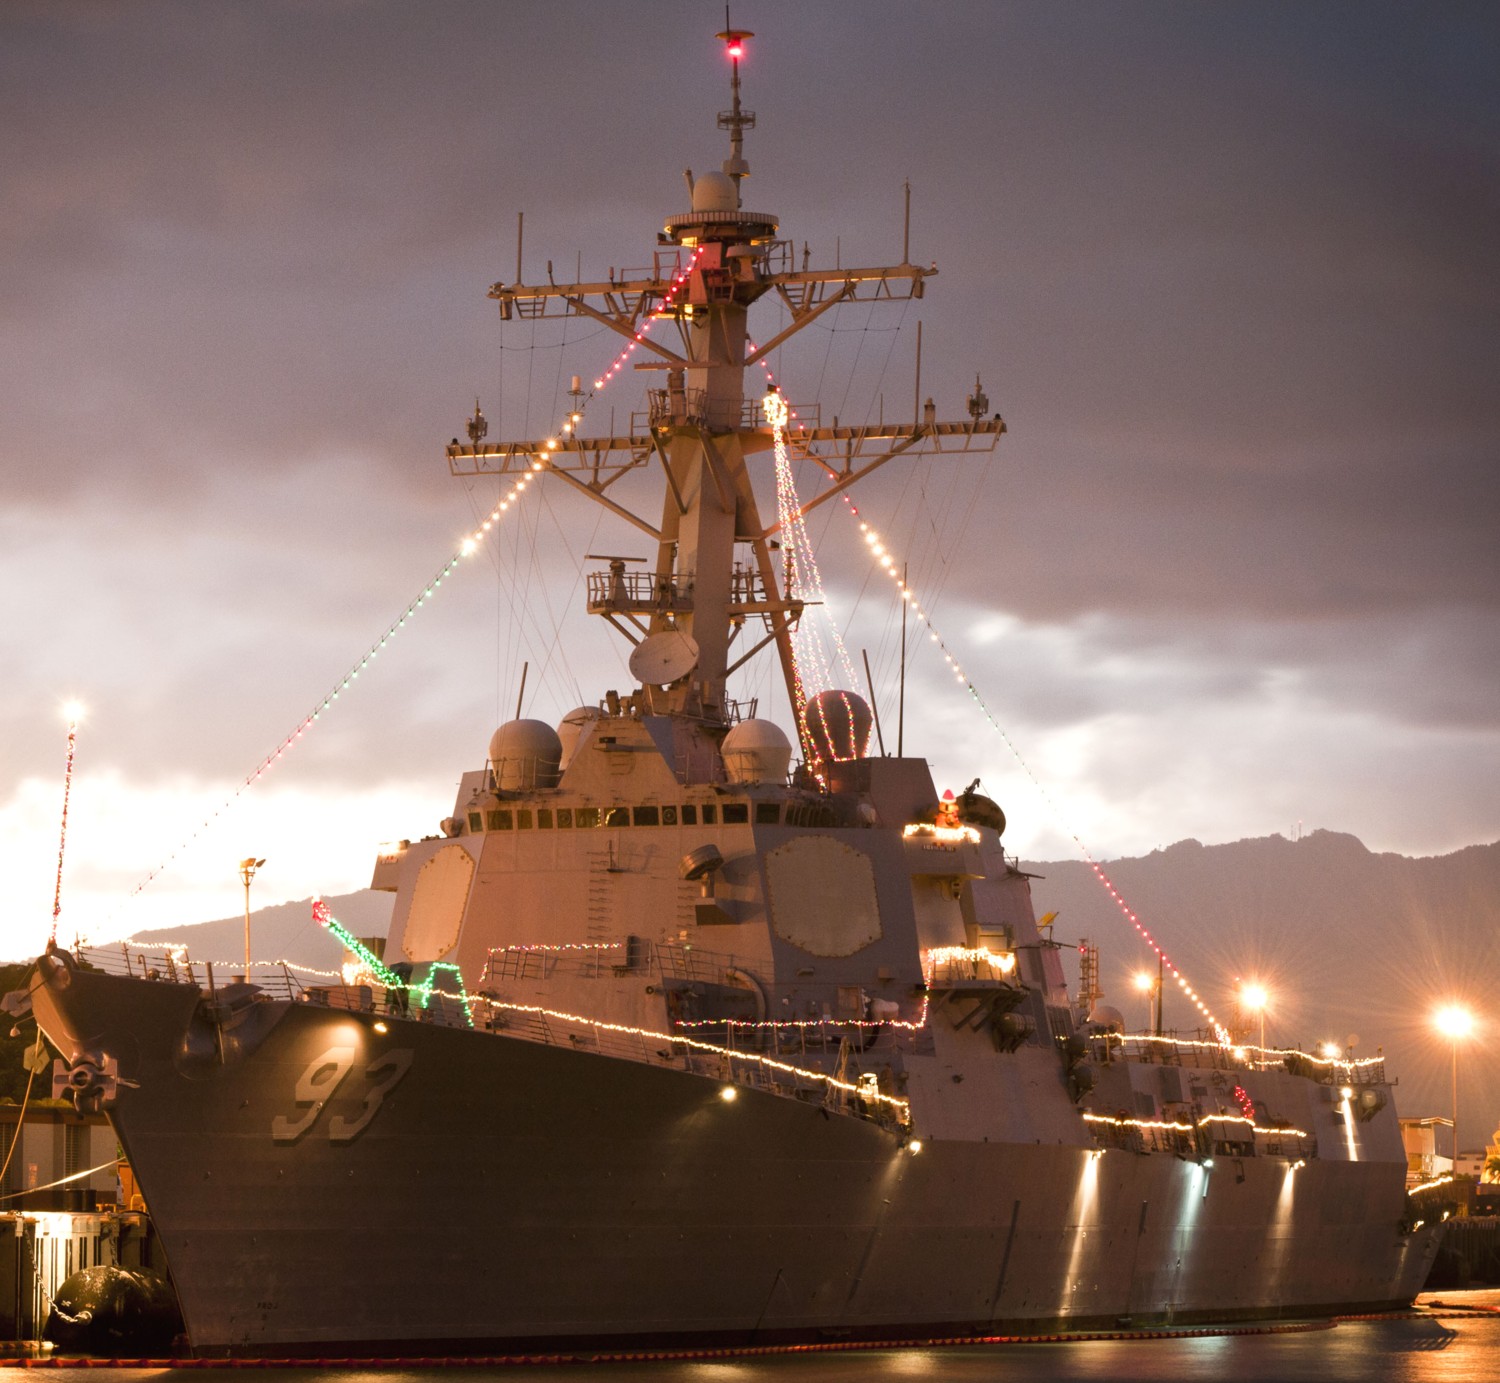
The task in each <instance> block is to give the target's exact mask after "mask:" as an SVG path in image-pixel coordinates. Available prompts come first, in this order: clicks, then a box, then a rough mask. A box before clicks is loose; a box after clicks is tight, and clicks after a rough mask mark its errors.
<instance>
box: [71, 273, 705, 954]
mask: <svg viewBox="0 0 1500 1383" xmlns="http://www.w3.org/2000/svg"><path fill="white" fill-rule="evenodd" d="M702 252H703V251H702V248H701V247H700V248H698V249H695V250H694V251H693V254H692V256H691V257H690V258H689V260H688V263H687V265H686V267H684V268H682V269H680V270H679V271H678V272H677V273H676V274H675V275H674V276H673V278H672V282H671V286H670V287H669V288H668V290H667V292H666V293H665V294H664V295H663V298H662V302H661V305H660V306H659V307H658V308H656V309H653V310H652V311H651V312H650V313H649V314H648V316H647V319H646V321H644V322H643V323H642V324H641V326H640V328H639V329H638V330H637V331H636V332H635V335H634V337H633V339H632V340H631V341H630V343H629V344H628V345H627V346H626V347H625V349H624V350H622V351H621V352H620V354H619V355H618V356H616V357H615V359H614V361H613V362H612V363H611V365H610V367H609V368H608V369H607V370H606V371H605V372H604V373H603V375H601V376H600V378H598V379H596V380H595V381H594V388H595V389H602V388H603V387H604V386H605V385H606V384H608V383H609V382H610V381H611V380H613V379H614V377H615V375H616V374H618V373H619V371H620V369H621V368H622V367H623V365H624V363H625V361H626V360H627V359H628V358H629V357H630V355H631V354H632V352H634V350H635V349H636V347H637V346H639V345H640V343H641V342H642V341H643V340H644V339H645V337H646V335H647V333H648V332H649V330H650V328H651V324H652V323H653V322H655V321H658V320H660V319H661V318H663V317H669V316H671V315H672V312H671V309H672V307H673V305H674V303H675V300H676V298H677V295H678V294H679V292H680V291H681V289H682V285H683V284H684V283H686V282H687V280H688V277H689V275H690V274H691V272H692V269H693V266H694V265H695V264H696V263H697V261H698V257H699V255H701V254H702ZM581 416H582V415H581V414H579V413H571V414H569V416H568V417H567V418H566V419H565V420H564V421H563V422H562V423H561V424H560V425H559V428H558V431H559V432H562V433H571V432H573V431H574V429H575V427H576V426H577V424H578V422H579V421H580V418H581ZM558 446H559V443H558V440H557V438H556V437H555V436H552V437H548V438H547V440H546V442H545V443H544V444H543V450H542V454H541V456H539V457H538V458H537V459H535V460H533V461H532V463H531V470H530V472H527V473H523V474H522V475H521V476H520V478H519V479H517V480H516V481H515V482H513V483H512V485H511V487H510V489H509V490H508V491H507V492H506V494H505V495H504V497H503V498H502V499H501V500H500V501H499V503H497V504H496V505H495V507H494V508H493V509H491V510H490V512H489V513H488V514H487V515H486V516H485V518H484V519H483V520H482V521H481V522H480V523H479V525H478V526H477V527H476V528H474V529H473V530H472V531H471V532H469V533H468V534H466V535H465V536H464V538H463V539H462V541H461V542H460V543H459V546H458V549H457V550H456V551H455V552H454V553H453V555H452V556H451V557H449V559H448V560H447V561H446V562H445V563H444V564H443V566H442V567H441V568H440V569H439V570H438V572H437V574H436V575H435V576H434V577H433V578H432V580H431V581H429V582H428V583H427V585H426V586H425V587H424V588H423V589H422V592H421V593H420V594H419V595H418V596H417V597H416V598H415V599H414V600H412V601H411V602H410V603H409V604H408V605H407V607H406V608H405V609H404V610H403V611H402V612H401V614H400V615H399V616H397V618H396V619H395V620H394V621H393V622H392V623H391V624H390V625H389V626H388V627H387V628H386V630H385V632H384V633H383V634H382V635H381V636H380V638H378V639H377V640H376V641H375V642H374V643H373V644H371V645H370V647H369V648H368V649H367V650H366V651H365V653H364V655H363V656H362V657H361V658H360V659H359V660H358V661H357V662H355V663H354V665H353V666H352V667H351V668H350V669H349V670H348V672H346V673H345V674H344V676H343V677H342V678H341V679H340V680H339V681H338V682H336V683H335V684H334V685H333V687H332V689H331V690H330V691H329V692H328V694H327V695H326V696H324V698H323V699H322V700H321V701H320V702H319V703H318V704H317V705H316V706H315V707H314V708H313V709H312V711H310V712H309V713H308V714H307V715H306V716H304V717H303V719H302V721H301V722H300V723H299V724H298V725H297V726H296V728H295V729H293V730H292V732H291V733H290V734H288V735H287V736H286V737H285V738H284V739H283V740H282V741H281V743H280V744H278V745H277V746H276V748H275V749H273V750H272V751H271V752H270V753H269V754H267V755H266V757H265V758H264V759H262V760H261V761H260V763H259V764H257V765H256V766H255V768H254V769H252V770H251V771H250V773H248V774H247V775H246V776H245V778H244V780H243V781H242V782H241V783H240V784H239V785H238V786H237V787H236V788H235V790H234V791H233V792H232V793H231V794H230V795H229V797H228V798H226V799H225V800H224V801H223V802H222V803H221V804H220V805H219V806H218V807H217V808H216V809H215V810H214V811H213V812H211V813H210V814H209V815H208V816H206V817H205V818H204V819H203V820H202V821H201V822H199V823H198V825H197V826H196V827H195V828H194V829H193V830H192V831H191V832H190V833H189V834H188V835H187V836H186V837H185V838H184V839H183V840H182V842H181V843H180V844H179V845H178V846H177V848H176V849H174V850H173V851H172V852H171V853H170V854H169V855H167V856H166V858H165V859H163V860H162V861H161V863H160V864H158V865H157V866H156V867H155V868H154V869H152V870H151V871H150V872H149V873H148V874H147V875H146V876H145V877H144V878H143V879H142V880H141V881H140V882H139V883H138V884H136V886H135V887H134V888H133V889H131V891H130V893H129V894H128V895H126V901H129V900H130V899H132V898H135V897H136V896H137V895H139V894H140V893H141V892H142V891H143V890H144V889H146V888H147V887H148V886H149V885H150V884H151V883H152V882H154V881H155V880H156V879H157V878H158V877H159V876H160V875H161V874H162V873H163V872H164V871H165V870H166V869H168V868H169V867H170V866H171V865H172V864H173V862H174V861H176V859H177V858H178V856H179V855H181V854H182V853H183V851H185V850H186V849H187V848H188V847H189V846H191V845H192V844H193V843H194V842H195V841H196V840H197V839H198V837H199V836H201V835H202V834H203V833H204V832H205V831H206V830H208V828H209V827H210V826H212V825H213V823H214V822H215V821H216V820H218V818H219V817H221V816H222V815H223V814H224V813H225V812H226V811H228V810H229V809H230V808H231V807H232V806H233V805H234V804H235V802H237V801H238V800H239V798H240V797H241V795H242V794H243V793H244V792H245V791H246V790H247V789H248V788H250V787H251V786H253V785H254V784H255V783H256V782H257V781H259V779H260V778H261V777H263V776H264V775H265V774H266V773H267V772H269V771H270V770H271V768H273V767H274V766H275V765H276V764H277V763H279V762H280V760H281V759H282V758H283V757H284V756H285V755H286V754H287V752H288V751H290V750H291V749H292V747H293V746H294V745H295V744H296V743H297V742H298V741H299V740H300V739H302V737H303V736H304V735H305V734H306V733H307V732H308V730H310V729H311V728H312V727H313V725H314V724H315V723H316V722H317V721H318V720H319V719H320V718H321V717H322V715H323V713H324V712H325V711H327V710H328V709H329V708H330V707H332V705H333V704H334V702H336V701H337V700H338V699H339V697H340V696H342V695H343V693H344V692H346V691H347V690H348V689H349V688H350V686H351V685H352V684H353V683H354V682H355V680H356V679H357V678H358V677H359V674H360V673H361V672H363V671H364V670H365V668H366V667H368V666H369V664H370V662H371V661H372V660H373V659H374V658H375V657H376V655H377V654H379V653H380V651H381V650H382V649H383V648H384V647H385V646H386V645H387V644H388V643H389V642H390V641H391V640H392V639H393V638H394V637H395V636H396V635H397V634H398V633H399V632H400V631H401V630H402V629H403V628H405V626H406V623H407V621H408V620H410V619H411V618H412V617H413V616H414V615H415V614H416V613H417V611H418V610H420V609H421V608H422V607H423V606H424V605H425V604H426V603H427V602H428V601H429V600H430V599H431V598H432V597H433V596H434V595H435V594H436V593H437V590H438V588H439V587H440V586H441V585H442V584H443V582H444V581H446V580H447V578H448V577H449V576H450V575H451V574H452V572H453V570H454V568H456V567H457V566H458V564H459V563H460V562H461V561H463V559H464V558H465V557H470V556H472V555H473V554H474V553H475V552H477V551H478V550H479V546H480V544H481V543H482V542H483V540H484V538H485V536H486V535H487V534H488V533H489V532H490V530H491V529H492V528H493V527H494V526H495V525H496V524H497V523H498V522H499V521H500V518H501V516H502V515H503V514H504V513H505V512H506V511H507V510H508V509H509V508H510V507H511V505H512V504H514V503H516V502H517V501H518V500H519V499H520V497H521V494H522V492H523V491H524V490H525V489H526V486H527V483H528V481H529V480H530V479H531V478H532V476H533V475H534V474H535V473H536V472H538V471H541V470H543V469H544V468H545V466H546V459H545V458H548V457H550V455H551V453H552V452H554V451H556V450H557V448H558ZM71 744H72V736H71V732H70V737H69V745H70V755H69V764H70V766H71V762H72V759H71ZM65 812H66V799H65ZM64 820H65V821H66V815H65V817H64ZM53 928H54V939H55V932H56V904H54V916H53Z"/></svg>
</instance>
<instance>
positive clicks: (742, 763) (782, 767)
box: [720, 720, 792, 783]
mask: <svg viewBox="0 0 1500 1383" xmlns="http://www.w3.org/2000/svg"><path fill="white" fill-rule="evenodd" d="M720 753H721V754H722V755H723V756H724V772H725V773H726V774H728V776H729V781H730V782H731V783H771V782H774V783H779V782H782V781H784V780H785V778H786V773H787V769H789V768H790V767H791V765H792V742H791V741H790V740H789V739H787V737H786V736H785V735H784V734H783V733H782V731H781V729H780V727H779V726H776V725H773V724H772V723H771V722H770V721H769V720H742V721H740V723H739V724H738V725H736V726H735V727H734V729H732V730H731V731H730V732H729V733H728V734H727V735H725V736H724V744H723V747H722V748H721V749H720Z"/></svg>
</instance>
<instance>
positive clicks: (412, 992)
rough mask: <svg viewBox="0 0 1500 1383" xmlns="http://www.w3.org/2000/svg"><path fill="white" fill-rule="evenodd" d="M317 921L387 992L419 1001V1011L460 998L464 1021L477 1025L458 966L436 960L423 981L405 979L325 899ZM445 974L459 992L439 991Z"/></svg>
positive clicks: (317, 906)
mask: <svg viewBox="0 0 1500 1383" xmlns="http://www.w3.org/2000/svg"><path fill="white" fill-rule="evenodd" d="M312 915H313V921H314V922H316V923H317V924H318V925H319V926H320V927H325V928H327V930H328V931H330V932H332V933H333V935H334V936H335V937H337V938H338V940H339V941H340V942H342V943H343V946H344V949H345V950H346V951H349V952H351V953H352V954H353V955H354V957H355V958H356V960H357V962H358V963H359V964H360V965H362V966H364V968H365V969H366V970H368V971H369V972H370V974H371V975H372V976H373V977H374V978H375V980H376V982H377V983H379V984H381V985H384V986H385V988H386V989H395V990H400V991H401V992H402V993H403V994H405V995H407V996H408V1001H409V1000H410V999H413V998H414V999H416V1001H417V1007H418V1008H419V1009H424V1010H425V1009H426V1008H427V1006H428V1005H429V1004H430V1003H431V1002H432V996H433V995H434V994H439V995H442V996H443V997H444V998H452V999H456V1000H457V1001H458V1002H459V1004H461V1005H462V1007H463V1013H464V1022H465V1023H467V1024H468V1026H469V1027H471V1028H472V1027H473V1026H474V1012H473V1010H472V1009H471V1008H470V1006H469V1002H470V1001H469V993H468V991H467V990H466V989H465V988H464V977H463V974H462V973H461V972H460V970H459V968H458V966H456V965H452V964H450V963H449V962H447V961H433V962H432V963H431V964H430V965H429V966H428V967H427V974H426V975H425V976H424V977H423V978H422V979H420V980H408V979H403V978H402V977H401V976H400V975H398V974H397V973H396V972H395V971H394V970H392V969H390V968H389V967H388V966H387V965H386V964H385V962H384V961H382V960H381V959H380V957H379V956H377V955H376V954H375V953H374V952H373V951H372V950H370V948H369V947H368V946H366V945H365V944H364V942H362V941H361V940H360V939H359V938H358V937H357V936H355V935H354V934H353V933H352V932H351V931H350V930H349V929H348V928H347V927H345V926H344V925H343V924H342V923H341V922H339V921H338V919H337V918H335V917H334V915H333V913H332V911H331V910H330V909H329V907H328V904H327V903H325V902H324V901H323V900H322V899H321V898H314V899H313V905H312ZM440 971H441V972H442V973H444V974H451V975H452V976H453V977H454V978H455V979H456V980H457V981H458V993H457V994H449V993H448V991H447V990H443V989H438V988H437V985H436V983H435V979H434V977H435V976H436V975H437V974H438V973H439V972H440Z"/></svg>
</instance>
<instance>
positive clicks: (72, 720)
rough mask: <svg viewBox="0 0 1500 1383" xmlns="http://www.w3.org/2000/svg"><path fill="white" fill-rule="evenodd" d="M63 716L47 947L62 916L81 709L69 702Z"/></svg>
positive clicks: (55, 938) (55, 942)
mask: <svg viewBox="0 0 1500 1383" xmlns="http://www.w3.org/2000/svg"><path fill="white" fill-rule="evenodd" d="M63 714H64V715H65V716H66V717H67V720H68V760H67V765H66V767H65V768H64V769H63V803H62V828H61V830H60V831H59V833H58V837H57V886H56V888H54V889H53V890H52V933H51V937H50V940H49V945H53V946H55V945H56V944H57V922H58V918H59V917H61V916H62V878H63V851H64V850H66V849H67V845H68V799H69V797H70V796H71V795H72V792H73V756H74V753H75V751H76V749H77V746H78V721H79V718H80V717H81V716H82V715H83V707H82V706H80V705H79V704H78V703H77V702H76V701H70V702H69V703H68V704H67V705H66V706H65V707H64V708H63Z"/></svg>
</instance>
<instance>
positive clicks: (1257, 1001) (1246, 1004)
mask: <svg viewBox="0 0 1500 1383" xmlns="http://www.w3.org/2000/svg"><path fill="white" fill-rule="evenodd" d="M1269 998H1270V996H1269V995H1268V994H1267V993H1266V987H1265V985H1263V984H1253V983H1252V984H1247V985H1245V986H1244V988H1243V989H1241V990H1240V1006H1241V1007H1242V1008H1247V1009H1249V1010H1250V1012H1251V1013H1257V1014H1259V1015H1260V1050H1261V1052H1262V1054H1264V1052H1265V1050H1266V1003H1267V1001H1268V999H1269Z"/></svg>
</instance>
